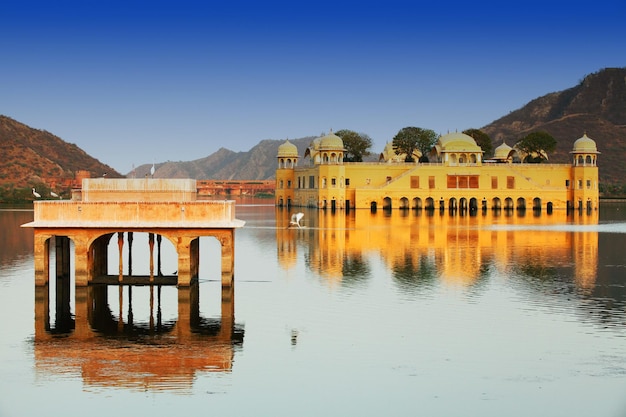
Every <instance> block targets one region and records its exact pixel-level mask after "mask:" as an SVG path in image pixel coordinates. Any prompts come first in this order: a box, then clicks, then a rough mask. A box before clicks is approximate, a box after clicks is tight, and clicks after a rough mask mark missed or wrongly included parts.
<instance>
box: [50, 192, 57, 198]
mask: <svg viewBox="0 0 626 417" xmlns="http://www.w3.org/2000/svg"><path fill="white" fill-rule="evenodd" d="M50 195H51V196H52V197H54V198H57V197H58V196H59V195H58V194H57V193H55V192H54V191H50Z"/></svg>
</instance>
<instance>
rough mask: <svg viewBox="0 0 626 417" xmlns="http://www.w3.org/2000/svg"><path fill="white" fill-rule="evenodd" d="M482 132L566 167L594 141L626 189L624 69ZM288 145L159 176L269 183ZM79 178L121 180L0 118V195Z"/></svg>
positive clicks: (225, 152) (275, 143)
mask: <svg viewBox="0 0 626 417" xmlns="http://www.w3.org/2000/svg"><path fill="white" fill-rule="evenodd" d="M512 82H514V80H512ZM425 127H426V128H427V126H425ZM479 129H480V130H482V131H483V132H485V133H487V134H488V135H489V136H490V137H491V139H492V141H493V146H494V148H495V147H496V146H498V145H500V144H501V143H502V142H506V143H507V144H508V145H510V146H513V145H514V144H515V143H516V142H517V141H518V140H519V139H521V138H522V137H524V136H525V135H527V134H528V133H530V132H533V131H546V132H548V133H549V134H551V135H552V136H553V137H554V138H555V139H556V141H557V147H556V150H555V151H554V152H552V153H550V155H549V158H550V160H549V162H552V163H567V162H569V161H570V154H569V152H570V151H571V149H572V145H573V143H574V141H575V140H576V139H578V138H579V137H582V136H583V134H585V133H586V134H587V135H588V136H589V137H590V138H592V139H594V140H595V141H596V143H597V146H598V150H599V151H600V152H601V154H600V156H599V158H598V165H599V167H600V182H601V183H602V184H604V185H608V184H612V185H620V186H625V185H626V180H625V178H626V164H625V163H624V161H623V159H622V158H624V157H625V156H626V68H605V69H602V70H600V71H597V72H595V73H592V74H589V75H587V76H585V77H584V78H583V79H582V80H581V81H580V82H579V84H578V85H576V86H574V87H572V88H569V89H566V90H563V91H558V92H553V93H549V94H546V95H544V96H541V97H539V98H536V99H534V100H532V101H531V102H529V103H527V104H526V105H524V106H523V107H521V108H520V109H518V110H515V111H512V112H510V113H509V114H507V115H506V116H503V117H501V118H499V119H497V120H495V121H493V122H492V123H490V124H488V125H486V126H483V127H480V128H479ZM313 139H315V137H314V136H310V137H303V138H298V139H290V142H292V143H293V144H294V145H296V146H297V148H298V151H299V154H300V155H304V151H305V150H306V148H307V147H308V146H309V144H310V143H311V141H312V140H313ZM390 139H391V138H390ZM283 142H284V140H272V139H266V140H261V141H260V142H259V143H258V144H257V145H255V146H254V147H253V148H251V149H250V150H248V151H246V152H233V151H231V150H229V149H226V148H221V149H219V150H218V151H216V152H214V153H213V154H211V155H208V156H206V157H204V158H200V159H196V160H193V161H179V162H172V161H167V162H162V163H158V164H155V168H156V172H155V175H154V176H155V177H161V178H195V179H214V180H233V179H239V180H264V179H272V178H274V174H275V170H276V154H277V152H278V147H279V146H280V145H281V144H282V143H283ZM373 151H374V152H376V150H373ZM151 167H152V164H144V165H141V166H138V167H136V168H135V170H134V172H129V173H126V176H137V177H143V176H145V175H147V174H148V173H149V171H150V168H151ZM80 170H84V171H89V172H90V174H91V176H101V175H102V174H103V173H105V172H106V173H107V175H108V176H110V177H122V176H123V175H122V174H120V173H118V172H116V171H115V170H114V169H113V168H111V167H110V166H108V165H106V164H105V163H102V162H100V161H98V160H97V159H95V158H93V157H92V156H90V155H88V154H87V153H85V152H84V151H83V150H82V149H80V148H79V147H78V146H77V145H75V144H71V143H67V142H65V141H64V140H62V139H61V138H59V137H57V136H55V135H53V134H52V133H50V132H47V131H45V130H38V129H33V128H30V127H28V126H26V125H24V124H22V123H20V122H18V121H15V120H13V119H11V118H9V117H6V116H2V115H0V194H2V193H5V194H6V192H7V190H10V189H18V188H23V189H28V190H29V189H30V188H29V187H32V186H35V185H37V184H42V185H43V186H44V187H46V185H48V186H49V184H51V183H57V184H60V183H65V184H67V179H68V178H73V177H74V175H75V173H76V172H77V171H80ZM64 181H65V182H64ZM624 188H625V189H626V187H624ZM0 201H1V200H0Z"/></svg>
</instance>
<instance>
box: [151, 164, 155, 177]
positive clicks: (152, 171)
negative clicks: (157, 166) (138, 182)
mask: <svg viewBox="0 0 626 417" xmlns="http://www.w3.org/2000/svg"><path fill="white" fill-rule="evenodd" d="M150 176H151V177H154V163H152V168H150Z"/></svg>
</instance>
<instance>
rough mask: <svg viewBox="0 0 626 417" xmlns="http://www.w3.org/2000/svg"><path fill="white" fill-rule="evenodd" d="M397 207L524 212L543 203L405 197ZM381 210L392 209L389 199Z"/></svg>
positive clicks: (550, 206)
mask: <svg viewBox="0 0 626 417" xmlns="http://www.w3.org/2000/svg"><path fill="white" fill-rule="evenodd" d="M398 202H399V207H398V208H400V209H426V210H435V209H440V210H443V209H451V210H457V209H458V210H478V209H483V210H486V209H488V208H490V209H496V210H499V209H505V210H513V209H516V210H526V209H527V208H532V209H533V210H541V209H542V208H543V202H542V200H541V199H540V198H539V197H535V198H534V199H533V200H532V202H531V203H530V207H528V203H527V201H526V199H525V198H523V197H520V198H518V199H517V200H514V199H513V198H511V197H507V198H505V199H504V200H502V199H500V198H499V197H494V198H493V199H491V202H489V201H488V200H487V199H485V198H483V199H482V200H479V199H477V198H475V197H472V198H465V197H462V198H459V199H457V198H455V197H452V198H450V199H448V200H447V201H446V200H444V199H443V198H442V199H440V200H439V201H436V200H435V199H434V198H432V197H428V198H426V199H425V200H422V199H421V198H419V197H415V198H413V199H412V200H409V199H408V198H407V197H402V198H400V200H399V201H398ZM553 207H554V205H553V203H552V202H551V201H549V202H547V203H546V205H545V208H546V210H548V211H551V210H552V209H553ZM370 208H371V209H373V210H375V209H377V208H378V203H377V202H376V201H372V202H371V203H370ZM382 208H383V209H385V210H389V209H392V208H393V204H392V199H391V197H385V198H384V199H383V201H382Z"/></svg>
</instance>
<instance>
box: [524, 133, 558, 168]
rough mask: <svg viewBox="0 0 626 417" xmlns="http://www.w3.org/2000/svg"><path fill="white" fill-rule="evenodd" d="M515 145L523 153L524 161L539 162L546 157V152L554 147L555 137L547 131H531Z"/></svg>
mask: <svg viewBox="0 0 626 417" xmlns="http://www.w3.org/2000/svg"><path fill="white" fill-rule="evenodd" d="M516 146H517V149H519V150H520V151H521V152H522V153H523V154H524V155H525V156H524V162H530V163H540V162H542V161H543V160H544V159H546V153H548V152H552V151H554V150H555V149H556V139H554V138H553V137H552V135H550V134H549V133H547V132H543V131H539V132H532V133H529V134H528V135H526V136H524V138H522V140H520V141H519V142H517V145H516Z"/></svg>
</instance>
